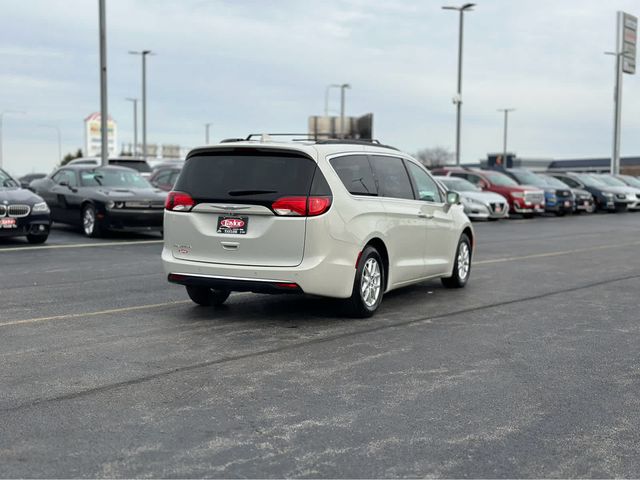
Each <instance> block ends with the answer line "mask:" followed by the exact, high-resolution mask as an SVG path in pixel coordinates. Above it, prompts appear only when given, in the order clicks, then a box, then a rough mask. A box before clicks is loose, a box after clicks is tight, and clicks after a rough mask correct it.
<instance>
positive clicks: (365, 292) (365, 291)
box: [347, 246, 385, 318]
mask: <svg viewBox="0 0 640 480" xmlns="http://www.w3.org/2000/svg"><path fill="white" fill-rule="evenodd" d="M384 285H385V270H384V264H383V263H382V257H381V256H380V254H379V253H378V251H377V250H376V249H375V248H373V247H371V246H368V247H366V248H365V249H364V250H363V251H362V254H361V255H360V260H358V266H357V268H356V278H355V280H354V282H353V290H352V292H351V297H350V298H349V299H348V300H347V307H348V311H349V314H350V315H351V316H353V317H355V318H367V317H370V316H372V315H373V314H374V313H376V310H378V308H379V307H380V304H381V303H382V297H383V295H384Z"/></svg>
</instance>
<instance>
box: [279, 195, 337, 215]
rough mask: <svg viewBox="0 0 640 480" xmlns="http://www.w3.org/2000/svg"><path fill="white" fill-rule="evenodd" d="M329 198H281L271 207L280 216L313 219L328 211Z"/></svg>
mask: <svg viewBox="0 0 640 480" xmlns="http://www.w3.org/2000/svg"><path fill="white" fill-rule="evenodd" d="M330 206H331V197H283V198H279V199H278V200H276V201H275V202H273V204H272V205H271V208H272V209H273V211H274V212H275V213H276V215H280V216H288V217H292V216H293V217H315V216H317V215H322V214H323V213H324V212H326V211H327V210H329V207H330Z"/></svg>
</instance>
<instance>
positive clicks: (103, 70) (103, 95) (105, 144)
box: [98, 0, 109, 165]
mask: <svg viewBox="0 0 640 480" xmlns="http://www.w3.org/2000/svg"><path fill="white" fill-rule="evenodd" d="M105 1H106V0H98V6H99V10H100V141H101V143H102V145H101V149H100V157H101V160H102V161H101V163H102V165H107V164H108V163H109V136H108V129H107V124H108V121H109V112H108V109H107V18H106V13H105Z"/></svg>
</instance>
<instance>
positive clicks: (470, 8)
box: [442, 3, 476, 165]
mask: <svg viewBox="0 0 640 480" xmlns="http://www.w3.org/2000/svg"><path fill="white" fill-rule="evenodd" d="M475 5H476V4H475V3H465V4H464V5H462V6H460V7H442V9H443V10H455V11H457V12H459V14H460V26H459V30H458V93H457V95H456V97H455V98H454V99H453V103H454V104H455V105H456V112H457V115H456V165H460V116H461V113H462V112H461V111H462V39H463V31H464V28H463V27H464V12H470V11H473V7H475Z"/></svg>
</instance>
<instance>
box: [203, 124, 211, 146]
mask: <svg viewBox="0 0 640 480" xmlns="http://www.w3.org/2000/svg"><path fill="white" fill-rule="evenodd" d="M210 126H211V124H210V123H205V124H204V144H205V145H209V127H210Z"/></svg>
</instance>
